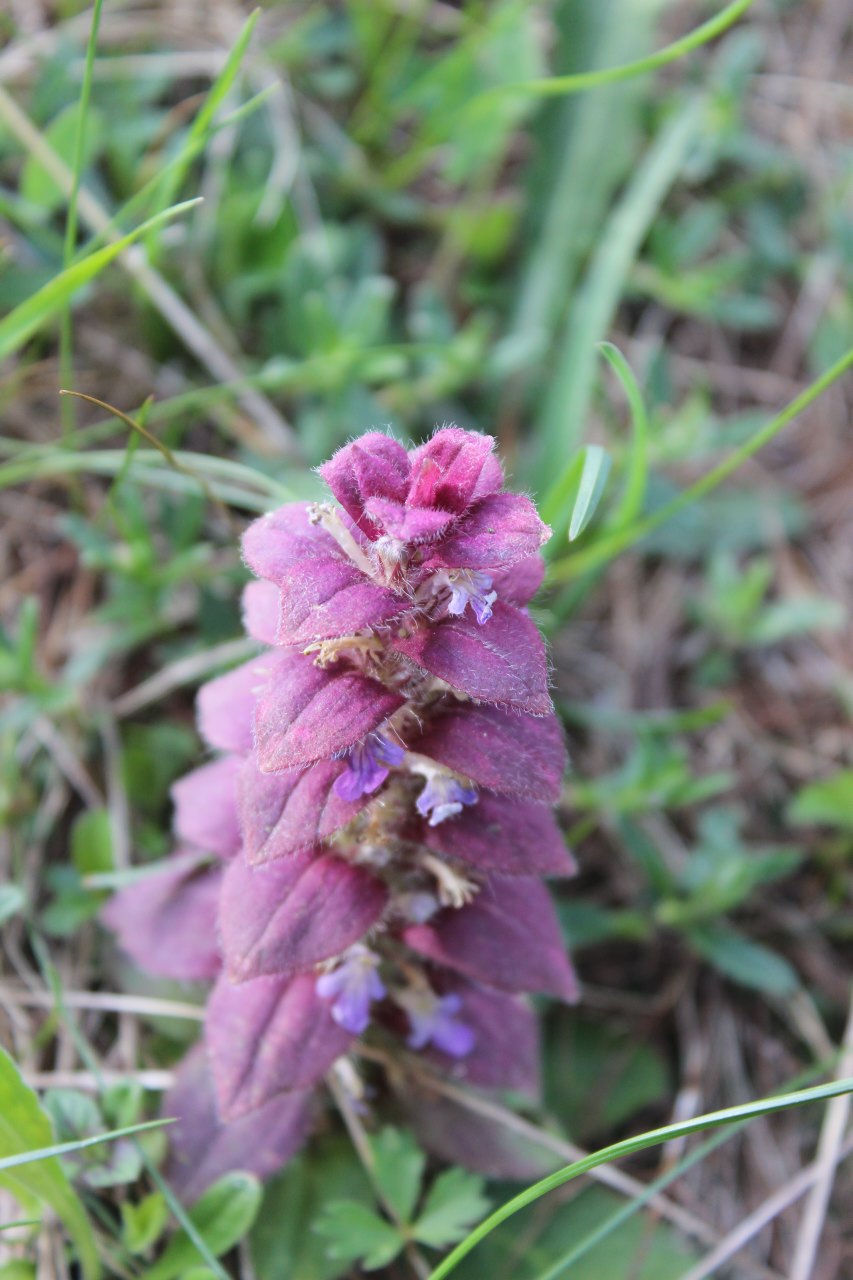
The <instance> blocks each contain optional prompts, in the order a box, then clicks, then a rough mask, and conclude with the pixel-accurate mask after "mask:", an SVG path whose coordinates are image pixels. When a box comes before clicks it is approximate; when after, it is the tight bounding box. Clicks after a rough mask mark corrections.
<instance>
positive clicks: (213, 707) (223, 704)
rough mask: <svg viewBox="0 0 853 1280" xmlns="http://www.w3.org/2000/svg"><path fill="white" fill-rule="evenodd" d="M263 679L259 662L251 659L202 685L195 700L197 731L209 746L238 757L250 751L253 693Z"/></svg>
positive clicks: (253, 704)
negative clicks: (236, 754)
mask: <svg viewBox="0 0 853 1280" xmlns="http://www.w3.org/2000/svg"><path fill="white" fill-rule="evenodd" d="M259 664H260V665H259ZM263 680H264V672H263V665H262V661H261V659H260V658H253V659H252V660H251V662H244V663H243V665H242V666H241V667H235V668H234V670H233V671H229V672H228V674H227V675H224V676H217V677H216V679H215V680H209V681H208V682H207V684H204V685H202V687H201V688H200V689H199V691H198V698H197V699H196V711H197V714H198V731H199V733H200V734H201V736H202V737H203V738H204V740H205V742H206V743H207V745H208V746H209V747H213V749H214V750H215V751H237V752H239V753H240V754H241V755H245V753H246V752H247V751H251V749H252V712H253V710H254V706H255V694H256V692H257V690H258V688H259V687H260V686H261V685H262V684H263Z"/></svg>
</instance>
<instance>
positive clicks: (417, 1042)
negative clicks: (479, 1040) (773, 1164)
mask: <svg viewBox="0 0 853 1280" xmlns="http://www.w3.org/2000/svg"><path fill="white" fill-rule="evenodd" d="M401 1003H402V1004H403V1007H404V1008H405V1010H406V1013H407V1014H408V1015H409V1024H410V1027H411V1030H410V1031H409V1035H408V1038H407V1040H406V1044H407V1045H408V1046H409V1048H410V1049H424V1048H426V1046H427V1045H428V1044H432V1045H434V1046H435V1047H436V1049H440V1050H441V1052H442V1053H446V1054H447V1055H448V1056H449V1057H451V1058H467V1056H468V1054H469V1053H470V1052H471V1050H472V1049H473V1048H474V1043H475V1041H476V1036H475V1034H474V1030H473V1028H472V1027H469V1026H468V1024H467V1022H462V1021H461V1020H460V1019H459V1018H458V1017H457V1016H456V1015H457V1014H458V1013H459V1010H460V1009H461V1008H462V1000H461V998H460V997H459V996H458V995H453V994H451V995H448V996H437V995H435V994H434V993H433V992H432V991H408V992H406V993H405V995H404V997H403V999H402V1000H401Z"/></svg>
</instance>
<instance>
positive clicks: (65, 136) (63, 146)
mask: <svg viewBox="0 0 853 1280" xmlns="http://www.w3.org/2000/svg"><path fill="white" fill-rule="evenodd" d="M79 120H80V103H79V101H78V102H72V103H71V104H70V105H69V106H67V107H66V108H65V109H64V110H63V111H60V113H59V115H58V116H56V117H55V118H54V119H53V120H52V121H51V122H50V124H49V125H48V127H47V128H46V129H45V130H44V131H43V133H42V137H43V139H44V141H45V142H46V143H48V145H49V146H50V148H51V150H53V151H55V152H56V154H57V155H58V156H73V155H74V149H75V146H76V142H77V128H78V124H79ZM103 136H104V120H103V117H102V116H101V115H100V114H99V113H98V112H96V111H94V110H92V109H91V108H90V109H89V111H88V113H87V119H86V145H85V149H84V152H83V156H82V157H81V158H82V165H81V171H82V169H85V168H87V167H88V166H89V165H90V164H91V163H92V161H93V160H94V159H95V157H96V156H97V154H98V153H99V151H100V149H101V145H102V143H103ZM21 195H22V196H23V197H24V198H25V199H26V200H29V202H30V203H31V204H32V205H34V206H35V207H36V208H38V209H39V210H41V211H42V212H43V214H44V216H47V215H49V214H51V213H53V212H54V211H55V210H56V209H58V208H59V207H60V206H61V205H62V204H63V202H64V200H65V192H64V191H62V190H61V189H60V187H59V186H58V185H57V184H56V182H55V181H54V180H53V178H52V177H51V176H50V174H49V173H48V171H47V170H46V169H44V168H43V167H42V166H41V165H40V164H39V162H38V160H36V158H35V156H34V155H32V154H31V155H30V156H28V158H27V160H26V162H25V163H24V168H23V171H22V173H21Z"/></svg>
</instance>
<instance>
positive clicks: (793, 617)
mask: <svg viewBox="0 0 853 1280" xmlns="http://www.w3.org/2000/svg"><path fill="white" fill-rule="evenodd" d="M845 616H846V612H845V609H844V606H843V605H842V604H841V602H840V601H839V600H828V599H826V598H824V597H821V596H799V597H798V598H795V599H792V600H780V601H778V603H776V604H771V605H768V606H767V608H766V609H765V610H764V611H763V613H762V614H761V616H760V617H759V618H757V619H756V621H755V623H754V625H753V627H752V628H751V631H750V636H749V639H750V641H751V643H752V644H778V643H779V642H780V641H781V640H787V639H788V638H789V637H790V636H800V635H804V634H805V633H806V632H808V631H821V630H826V631H837V630H838V629H839V627H841V626H842V625H843V624H844V619H845Z"/></svg>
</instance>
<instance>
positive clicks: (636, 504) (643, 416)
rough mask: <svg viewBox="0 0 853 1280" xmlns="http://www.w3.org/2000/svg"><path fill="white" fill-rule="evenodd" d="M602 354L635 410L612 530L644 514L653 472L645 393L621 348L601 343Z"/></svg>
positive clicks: (633, 410)
mask: <svg viewBox="0 0 853 1280" xmlns="http://www.w3.org/2000/svg"><path fill="white" fill-rule="evenodd" d="M598 349H599V351H600V352H601V354H602V355H603V356H604V358H605V360H606V361H607V363H608V364H609V365H610V367H611V368H612V369H613V371H614V373H615V374H616V376H617V378H618V379H619V381H620V383H621V384H622V390H623V391H624V392H625V398H626V399H627V401H628V405H629V407H630V410H631V431H632V441H631V451H630V454H629V456H628V466H627V469H626V475H625V489H624V492H623V494H622V498H621V501H620V503H619V506H618V507H617V509H616V511H615V513H614V515H613V520H612V522H611V523H610V526H609V527H610V528H613V529H621V528H623V527H624V526H625V525H627V524H630V522H631V521H632V520H636V518H637V517H638V516H639V515H640V513H641V512H642V509H643V499H644V498H645V495H646V480H647V478H648V472H649V459H648V451H649V419H648V414H647V413H646V406H645V402H644V401H643V393H642V392H641V391H640V388H639V386H638V384H637V379H636V378H635V377H634V373H633V370H632V369H631V366H630V365H629V364H628V361H627V360H626V359H625V357H624V356H623V355H622V352H621V351H620V350H619V348H618V347H614V345H613V343H612V342H602V343H599V348H598Z"/></svg>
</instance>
